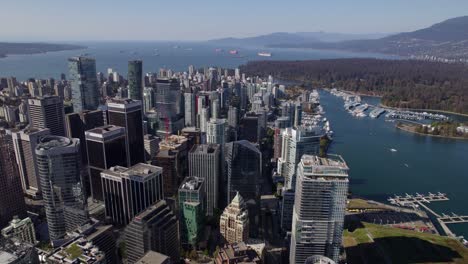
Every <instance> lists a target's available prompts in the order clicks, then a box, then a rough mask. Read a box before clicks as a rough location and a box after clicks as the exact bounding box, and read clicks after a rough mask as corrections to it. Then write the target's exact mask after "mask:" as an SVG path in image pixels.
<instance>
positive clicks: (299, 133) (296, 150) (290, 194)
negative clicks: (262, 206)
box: [278, 126, 325, 231]
mask: <svg viewBox="0 0 468 264" xmlns="http://www.w3.org/2000/svg"><path fill="white" fill-rule="evenodd" d="M324 136H325V132H324V130H323V129H321V128H320V127H306V126H298V127H296V128H286V129H283V130H282V134H281V139H282V143H281V156H280V157H279V158H278V174H279V175H281V176H282V177H283V178H284V179H285V185H286V186H285V188H284V190H283V194H284V195H283V200H282V207H281V228H283V230H285V231H290V230H291V224H292V213H293V205H294V196H295V195H294V188H295V185H296V172H297V166H298V164H299V162H300V160H301V158H302V156H303V155H305V154H308V155H319V153H320V139H321V138H322V137H324Z"/></svg>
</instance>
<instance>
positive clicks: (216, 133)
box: [206, 118, 226, 146]
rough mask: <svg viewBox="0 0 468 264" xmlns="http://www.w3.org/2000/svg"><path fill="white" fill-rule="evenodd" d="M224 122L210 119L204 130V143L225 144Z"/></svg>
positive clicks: (223, 120)
mask: <svg viewBox="0 0 468 264" xmlns="http://www.w3.org/2000/svg"><path fill="white" fill-rule="evenodd" d="M225 135H226V120H225V119H215V118H211V119H210V121H209V122H208V124H207V128H206V142H207V143H211V144H220V145H221V146H222V145H224V143H226V138H225V137H226V136H225Z"/></svg>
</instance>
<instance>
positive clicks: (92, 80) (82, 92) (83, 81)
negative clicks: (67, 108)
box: [68, 57, 100, 112]
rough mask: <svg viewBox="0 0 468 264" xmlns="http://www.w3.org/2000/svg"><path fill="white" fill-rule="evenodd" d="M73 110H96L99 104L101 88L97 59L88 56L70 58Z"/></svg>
mask: <svg viewBox="0 0 468 264" xmlns="http://www.w3.org/2000/svg"><path fill="white" fill-rule="evenodd" d="M68 69H69V72H70V76H69V79H70V84H71V90H72V102H73V110H74V111H75V112H81V111H83V110H96V109H97V108H98V106H99V98H100V96H99V89H98V82H97V75H96V60H94V59H93V58H86V57H73V58H70V59H68Z"/></svg>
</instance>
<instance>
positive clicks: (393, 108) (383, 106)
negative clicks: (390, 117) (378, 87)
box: [320, 88, 468, 117]
mask: <svg viewBox="0 0 468 264" xmlns="http://www.w3.org/2000/svg"><path fill="white" fill-rule="evenodd" d="M320 89H323V90H326V91H328V92H330V90H331V88H320ZM339 91H342V92H345V93H349V94H352V95H359V96H368V97H375V98H382V97H383V96H382V95H371V94H365V93H356V92H352V91H346V90H339ZM379 106H380V107H382V108H385V109H390V110H397V111H428V112H434V113H444V114H451V115H456V116H463V117H468V114H463V113H457V112H452V111H447V110H437V109H422V108H399V107H392V106H388V105H385V104H383V103H379Z"/></svg>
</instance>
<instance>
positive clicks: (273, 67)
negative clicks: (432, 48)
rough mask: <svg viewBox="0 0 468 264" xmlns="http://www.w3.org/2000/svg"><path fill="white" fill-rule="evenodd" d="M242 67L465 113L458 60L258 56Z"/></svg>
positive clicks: (465, 82) (405, 104)
mask: <svg viewBox="0 0 468 264" xmlns="http://www.w3.org/2000/svg"><path fill="white" fill-rule="evenodd" d="M241 71H242V72H245V73H246V74H248V75H251V76H255V75H258V76H268V75H272V76H275V77H277V78H279V79H283V80H289V81H297V82H301V83H305V84H308V85H312V86H314V87H336V88H340V89H344V90H348V91H353V92H358V93H362V94H369V95H380V96H383V97H382V103H384V104H385V105H388V106H393V107H400V108H419V109H437V110H444V111H452V112H457V113H464V114H468V67H467V66H466V65H464V64H460V63H453V64H447V63H440V62H427V61H417V60H378V59H332V60H311V61H257V62H249V63H248V64H247V65H244V66H242V67H241Z"/></svg>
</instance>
